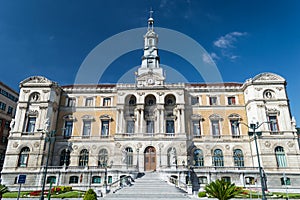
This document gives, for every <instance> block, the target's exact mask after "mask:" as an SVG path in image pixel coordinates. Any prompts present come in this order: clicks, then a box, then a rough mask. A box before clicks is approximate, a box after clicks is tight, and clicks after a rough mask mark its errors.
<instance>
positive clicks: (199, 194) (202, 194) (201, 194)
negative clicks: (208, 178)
mask: <svg viewBox="0 0 300 200" xmlns="http://www.w3.org/2000/svg"><path fill="white" fill-rule="evenodd" d="M198 197H206V192H204V191H203V192H199V193H198Z"/></svg>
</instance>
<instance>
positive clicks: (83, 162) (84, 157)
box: [79, 149, 89, 166]
mask: <svg viewBox="0 0 300 200" xmlns="http://www.w3.org/2000/svg"><path fill="white" fill-rule="evenodd" d="M88 163H89V151H88V150H86V149H83V150H81V151H80V155H79V166H87V165H88Z"/></svg>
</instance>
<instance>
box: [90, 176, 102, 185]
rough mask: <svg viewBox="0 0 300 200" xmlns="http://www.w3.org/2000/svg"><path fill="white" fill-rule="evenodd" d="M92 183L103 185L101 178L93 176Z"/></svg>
mask: <svg viewBox="0 0 300 200" xmlns="http://www.w3.org/2000/svg"><path fill="white" fill-rule="evenodd" d="M92 183H101V177H100V176H93V178H92Z"/></svg>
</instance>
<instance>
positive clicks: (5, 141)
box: [2, 136, 7, 144]
mask: <svg viewBox="0 0 300 200" xmlns="http://www.w3.org/2000/svg"><path fill="white" fill-rule="evenodd" d="M2 143H3V144H6V143H7V136H2Z"/></svg>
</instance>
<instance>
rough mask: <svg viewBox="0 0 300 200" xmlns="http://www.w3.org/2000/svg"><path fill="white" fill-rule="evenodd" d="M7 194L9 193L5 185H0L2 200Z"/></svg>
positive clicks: (0, 197)
mask: <svg viewBox="0 0 300 200" xmlns="http://www.w3.org/2000/svg"><path fill="white" fill-rule="evenodd" d="M6 192H9V190H8V188H7V187H6V186H5V185H2V184H0V199H2V195H3V194H4V193H6Z"/></svg>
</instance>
